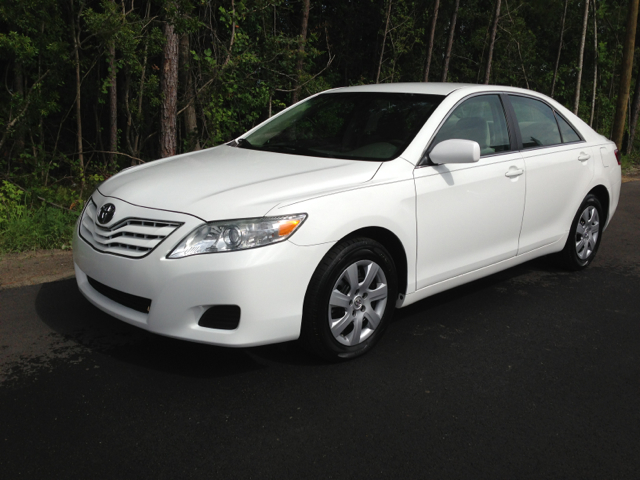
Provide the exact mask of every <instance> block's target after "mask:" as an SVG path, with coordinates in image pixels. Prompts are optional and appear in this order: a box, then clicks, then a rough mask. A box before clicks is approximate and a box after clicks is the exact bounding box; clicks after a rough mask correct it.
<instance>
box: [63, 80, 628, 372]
mask: <svg viewBox="0 0 640 480" xmlns="http://www.w3.org/2000/svg"><path fill="white" fill-rule="evenodd" d="M620 174H621V172H620V162H619V154H618V151H617V149H616V145H615V144H614V143H613V142H611V141H610V140H608V139H606V138H605V137H603V136H601V135H599V134H598V133H596V132H595V131H594V130H592V129H591V128H590V127H589V126H588V125H586V124H585V123H584V122H583V121H582V120H580V119H579V118H578V117H577V116H575V115H573V114H572V113H571V112H570V111H568V110H567V109H566V108H564V107H563V106H562V105H560V104H559V103H558V102H556V101H555V100H553V99H551V98H548V97H546V96H544V95H541V94H538V93H535V92H532V91H529V90H522V89H518V88H511V87H501V86H485V85H482V86H478V85H461V84H452V83H446V84H438V83H414V84H412V83H407V84H385V85H368V86H357V87H348V88H338V89H334V90H330V91H327V92H322V93H320V94H317V95H315V96H312V97H310V98H308V99H306V100H304V101H302V102H300V103H297V104H295V105H293V106H292V107H290V108H288V109H286V110H284V111H282V112H281V113H279V114H278V115H276V116H274V117H272V118H270V119H269V120H267V121H265V122H264V123H262V124H260V125H258V126H257V127H255V128H254V129H252V130H250V131H249V132H247V133H246V134H244V135H242V136H241V137H239V138H237V139H235V140H234V141H232V142H230V143H227V144H225V145H221V146H218V147H215V148H210V149H207V150H201V151H197V152H192V153H187V154H184V155H178V156H175V157H170V158H165V159H162V160H158V161H154V162H149V163H146V164H143V165H140V166H136V167H132V168H128V169H125V170H123V171H122V172H120V173H118V174H117V175H115V176H113V177H111V178H110V179H108V180H107V181H106V182H104V183H103V184H102V185H100V186H99V187H98V189H97V190H96V191H95V192H94V193H93V194H92V195H91V198H90V199H89V200H88V201H87V203H86V206H85V209H84V211H83V213H82V216H81V217H80V219H79V222H78V225H77V228H76V232H75V238H74V246H73V254H74V261H75V271H76V279H77V282H78V286H79V288H80V291H81V292H82V293H83V294H84V296H85V297H86V298H87V299H88V300H89V301H90V302H91V303H93V304H94V305H95V306H97V307H98V308H100V309H102V310H104V311H105V312H107V313H109V314H110V315H112V316H114V317H116V318H118V319H120V320H122V321H125V322H128V323H130V324H133V325H136V326H138V327H141V328H143V329H146V330H149V331H151V332H155V333H158V334H162V335H167V336H170V337H175V338H180V339H184V340H190V341H195V342H202V343H207V344H213V345H225V346H230V347H245V346H254V345H263V344H268V343H275V342H284V341H290V340H296V339H299V340H300V341H301V343H302V344H303V346H304V347H305V348H307V349H308V350H310V351H311V352H314V353H316V354H318V355H321V356H322V357H325V358H327V359H330V360H339V359H347V358H352V357H356V356H358V355H361V354H363V353H365V352H367V351H368V350H370V349H371V348H372V347H373V346H374V345H375V343H376V342H377V341H378V340H379V339H380V337H381V336H382V334H383V333H384V330H385V327H386V326H387V324H388V323H389V322H390V320H391V318H392V316H393V314H394V310H395V309H396V308H402V307H405V306H407V305H410V304H412V303H414V302H417V301H419V300H421V299H424V298H425V297H428V296H430V295H434V294H436V293H438V292H441V291H443V290H446V289H450V288H452V287H455V286H457V285H461V284H463V283H466V282H470V281H473V280H475V279H478V278H481V277H484V276H487V275H490V274H492V273H495V272H498V271H500V270H503V269H506V268H509V267H512V266H514V265H517V264H519V263H522V262H526V261H528V260H531V259H533V258H535V257H539V256H542V255H549V254H554V255H555V256H556V257H557V258H558V260H559V261H561V262H562V263H563V264H564V265H565V266H566V267H567V268H569V269H571V270H579V269H582V268H585V267H586V266H587V265H589V264H590V263H591V262H592V261H593V259H594V257H595V255H596V252H597V251H598V246H599V245H600V242H601V241H602V235H603V232H604V230H605V228H606V227H607V224H608V223H609V221H610V220H611V217H612V215H613V213H614V212H615V210H616V206H617V204H618V198H619V195H620Z"/></svg>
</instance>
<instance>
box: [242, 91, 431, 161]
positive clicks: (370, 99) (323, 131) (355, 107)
mask: <svg viewBox="0 0 640 480" xmlns="http://www.w3.org/2000/svg"><path fill="white" fill-rule="evenodd" d="M443 98H444V97H443V96H441V95H419V94H409V93H376V92H359V93H326V94H322V95H318V96H317V97H314V98H312V99H310V100H308V101H306V102H303V103H301V104H299V105H297V106H296V107H294V108H292V109H291V110H289V111H288V112H286V113H284V114H282V115H280V116H279V117H277V118H275V119H274V120H272V121H271V122H268V123H267V124H265V125H263V126H262V127H260V128H258V129H257V130H256V131H254V132H253V133H251V134H250V135H248V136H247V137H245V138H243V139H240V140H239V141H238V146H239V147H241V148H250V149H254V150H266V151H270V152H282V153H291V154H295V155H309V156H314V157H331V158H344V159H350V160H373V161H383V160H391V159H392V158H396V157H397V156H398V155H400V154H401V153H402V152H403V151H404V150H405V148H407V146H408V145H409V143H411V140H413V138H414V137H415V136H416V135H417V133H418V131H419V130H420V129H421V128H422V126H423V125H424V123H425V122H426V121H427V119H428V118H429V116H430V115H431V113H432V112H433V111H434V109H435V108H436V107H437V106H438V105H439V104H440V102H441V101H442V99H443Z"/></svg>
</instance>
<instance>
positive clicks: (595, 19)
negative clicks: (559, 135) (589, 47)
mask: <svg viewBox="0 0 640 480" xmlns="http://www.w3.org/2000/svg"><path fill="white" fill-rule="evenodd" d="M592 2H593V52H594V54H593V91H592V92H591V116H590V117H589V126H590V127H593V114H594V113H595V109H596V90H597V88H598V16H597V15H596V13H597V12H598V9H597V7H596V0H592Z"/></svg>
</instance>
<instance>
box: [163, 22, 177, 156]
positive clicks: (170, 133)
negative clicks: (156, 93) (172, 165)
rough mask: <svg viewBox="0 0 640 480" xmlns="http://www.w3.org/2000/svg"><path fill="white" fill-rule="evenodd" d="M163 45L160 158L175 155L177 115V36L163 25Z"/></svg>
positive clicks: (166, 25)
mask: <svg viewBox="0 0 640 480" xmlns="http://www.w3.org/2000/svg"><path fill="white" fill-rule="evenodd" d="M163 30H164V37H165V41H166V43H165V45H164V49H163V56H162V70H161V72H160V90H161V92H162V105H161V106H160V157H170V156H172V155H175V154H176V150H177V140H176V124H177V113H178V35H177V34H176V33H175V30H174V26H173V25H171V24H170V23H168V22H166V23H165V24H164V28H163Z"/></svg>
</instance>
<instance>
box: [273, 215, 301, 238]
mask: <svg viewBox="0 0 640 480" xmlns="http://www.w3.org/2000/svg"><path fill="white" fill-rule="evenodd" d="M298 225H300V220H297V219H296V220H283V221H282V222H281V223H280V228H278V235H279V236H281V237H284V236H287V235H289V234H290V233H291V232H293V231H294V230H295V229H296V227H297V226H298Z"/></svg>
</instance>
